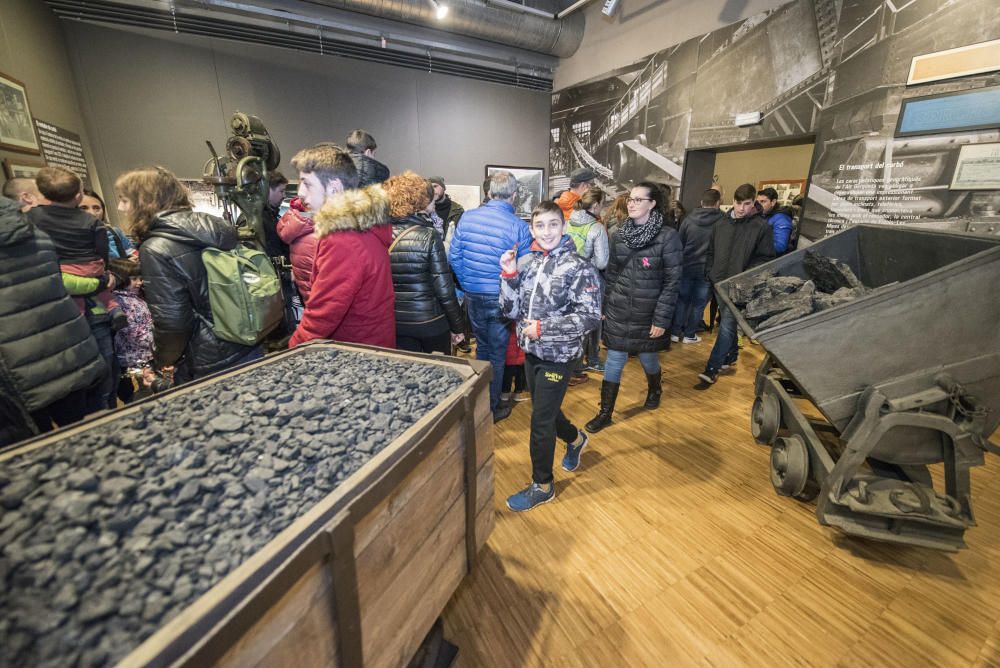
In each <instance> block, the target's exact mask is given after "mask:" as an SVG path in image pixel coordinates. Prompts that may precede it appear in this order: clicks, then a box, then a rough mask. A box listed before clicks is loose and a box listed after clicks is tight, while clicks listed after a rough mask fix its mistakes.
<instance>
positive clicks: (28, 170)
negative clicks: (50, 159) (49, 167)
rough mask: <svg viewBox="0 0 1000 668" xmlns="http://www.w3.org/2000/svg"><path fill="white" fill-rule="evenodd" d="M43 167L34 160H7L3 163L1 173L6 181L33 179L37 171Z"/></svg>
mask: <svg viewBox="0 0 1000 668" xmlns="http://www.w3.org/2000/svg"><path fill="white" fill-rule="evenodd" d="M44 166H45V165H44V164H43V163H41V162H36V161H34V160H16V159H14V160H11V159H10V158H7V159H6V160H4V161H3V172H4V174H6V175H7V178H8V179H33V178H35V174H37V173H38V170H39V169H41V168H42V167H44Z"/></svg>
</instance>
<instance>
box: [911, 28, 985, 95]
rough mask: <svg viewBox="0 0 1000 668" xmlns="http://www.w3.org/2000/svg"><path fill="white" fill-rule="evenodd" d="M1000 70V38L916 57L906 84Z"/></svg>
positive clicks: (912, 62)
mask: <svg viewBox="0 0 1000 668" xmlns="http://www.w3.org/2000/svg"><path fill="white" fill-rule="evenodd" d="M996 70H1000V39H994V40H992V41H989V42H980V43H979V44H969V45H968V46H960V47H958V48H957V49H948V50H947V51H938V52H937V53H926V54H923V55H920V56H914V57H913V60H912V61H911V62H910V75H909V77H907V79H906V85H908V86H912V85H913V84H922V83H929V82H931V81H944V80H946V79H957V78H958V77H965V76H970V75H973V74H983V73H985V72H993V71H996Z"/></svg>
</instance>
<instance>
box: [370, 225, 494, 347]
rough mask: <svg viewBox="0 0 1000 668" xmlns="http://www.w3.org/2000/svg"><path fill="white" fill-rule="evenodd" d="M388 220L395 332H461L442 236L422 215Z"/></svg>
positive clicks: (416, 333)
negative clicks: (394, 292) (394, 295)
mask: <svg viewBox="0 0 1000 668" xmlns="http://www.w3.org/2000/svg"><path fill="white" fill-rule="evenodd" d="M391 222H392V237H393V246H392V250H391V251H389V259H390V260H391V262H392V287H393V288H394V289H395V291H396V331H401V332H413V333H412V334H410V335H411V336H419V335H421V334H420V331H419V330H423V332H424V333H425V334H427V335H430V334H440V333H441V332H445V331H448V330H450V331H452V332H461V331H463V329H464V325H463V322H462V311H461V309H460V308H459V306H458V299H457V297H456V296H455V283H454V281H453V280H452V277H451V268H450V267H449V266H448V254H447V253H446V252H445V250H444V242H443V241H441V235H439V234H438V233H437V231H436V230H435V229H434V227H433V224H432V223H431V221H430V220H429V219H427V218H424V217H422V216H408V217H406V218H396V219H393V220H392V221H391ZM497 272H498V273H499V267H498V268H497ZM414 330H418V331H414Z"/></svg>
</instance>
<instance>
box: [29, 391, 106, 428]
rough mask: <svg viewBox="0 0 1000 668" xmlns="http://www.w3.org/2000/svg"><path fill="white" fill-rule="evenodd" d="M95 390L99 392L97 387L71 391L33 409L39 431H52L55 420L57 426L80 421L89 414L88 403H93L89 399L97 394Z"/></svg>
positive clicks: (32, 415) (33, 417)
mask: <svg viewBox="0 0 1000 668" xmlns="http://www.w3.org/2000/svg"><path fill="white" fill-rule="evenodd" d="M102 387H103V385H102ZM95 392H97V388H89V389H84V390H76V391H74V392H70V393H69V394H67V395H66V396H65V397H63V398H62V399H57V400H55V401H53V402H52V403H51V404H49V405H48V406H45V407H43V408H39V409H38V410H37V411H32V413H31V419H32V420H33V421H34V422H35V426H37V427H38V431H39V433H42V434H44V433H46V432H50V431H52V423H53V422H55V424H56V426H57V427H65V426H66V425H68V424H73V423H74V422H79V421H80V420H82V419H83V418H84V417H86V416H87V413H88V412H89V411H88V410H87V408H88V403H91V404H92V403H93V402H92V401H89V400H90V399H92V398H93V397H94V396H95ZM101 396H103V395H101ZM103 408H104V406H101V407H99V408H98V410H101V409H103Z"/></svg>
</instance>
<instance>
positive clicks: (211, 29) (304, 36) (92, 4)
mask: <svg viewBox="0 0 1000 668" xmlns="http://www.w3.org/2000/svg"><path fill="white" fill-rule="evenodd" d="M210 2H211V0H201V4H203V5H207V4H209V3H210ZM47 4H48V5H49V7H51V8H52V10H53V12H55V14H56V16H58V17H60V18H62V19H67V20H74V21H87V22H92V23H99V24H105V25H120V26H126V27H131V28H140V29H152V30H163V31H169V32H173V33H178V34H186V35H197V36H202V37H212V38H219V39H228V40H234V41H238V42H242V43H251V44H261V45H266V46H276V47H281V48H287V49H293V50H297V51H305V52H309V53H316V54H320V55H326V56H339V57H343V58H354V59H357V60H365V61H369V62H377V63H383V64H387V65H395V66H397V67H406V68H410V69H416V70H423V71H425V72H428V71H429V72H436V73H440V74H449V75H452V76H459V77H464V78H468V79H477V80H479V81H487V82H490V83H495V84H501V85H507V86H514V87H517V88H527V89H530V90H538V91H551V90H552V73H551V70H549V69H539V68H538V67H533V66H530V65H525V64H521V65H518V64H517V63H516V62H511V61H510V60H504V61H501V60H500V59H498V58H488V59H487V58H477V57H476V56H474V55H473V54H467V55H466V56H465V57H463V56H462V55H460V54H459V53H457V52H450V53H448V52H441V51H439V50H438V49H437V48H433V50H432V47H430V46H428V45H427V44H426V43H423V44H415V43H409V44H407V43H403V42H402V41H401V40H399V39H392V40H390V43H389V44H388V46H384V44H385V43H384V42H383V43H382V44H379V43H378V42H377V41H375V40H373V39H371V38H370V37H368V36H365V35H359V34H350V33H346V32H343V31H340V32H337V31H334V30H331V32H330V33H326V34H324V33H323V32H322V31H317V30H316V25H315V24H300V22H293V21H290V20H287V19H286V20H285V21H282V22H281V23H280V29H276V25H275V24H274V23H273V22H265V21H264V20H255V21H245V20H243V21H241V20H226V19H223V18H222V15H220V14H218V13H213V14H206V13H205V12H204V11H197V10H195V11H187V8H185V7H184V6H183V5H181V4H176V5H175V4H173V3H171V5H172V6H170V7H169V8H168V7H166V6H163V5H159V6H157V4H158V3H157V4H152V3H151V4H141V3H134V4H130V5H124V4H121V3H115V2H107V1H102V0H47ZM220 4H222V3H220ZM226 4H230V3H226ZM233 4H235V3H233ZM240 6H241V7H244V8H245V7H247V6H248V5H245V4H242V3H241V5H240ZM427 6H428V7H429V5H427ZM171 10H173V11H171ZM233 18H235V15H233ZM272 18H273V17H272ZM335 35H336V36H335ZM484 63H486V64H484Z"/></svg>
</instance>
